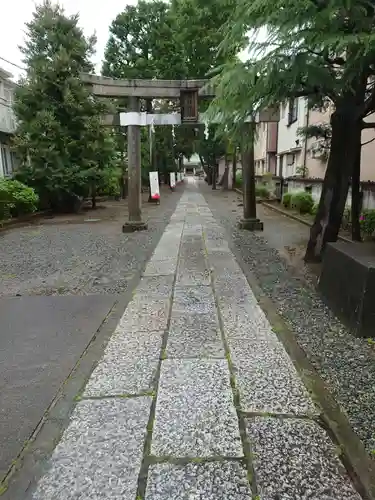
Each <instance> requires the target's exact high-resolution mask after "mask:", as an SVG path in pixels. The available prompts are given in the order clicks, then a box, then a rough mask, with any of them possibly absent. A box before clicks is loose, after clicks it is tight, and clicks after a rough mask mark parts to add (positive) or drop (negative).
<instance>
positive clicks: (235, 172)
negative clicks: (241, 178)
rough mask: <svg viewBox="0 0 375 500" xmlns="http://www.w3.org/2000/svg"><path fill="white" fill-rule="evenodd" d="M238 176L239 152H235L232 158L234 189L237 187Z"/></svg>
mask: <svg viewBox="0 0 375 500" xmlns="http://www.w3.org/2000/svg"><path fill="white" fill-rule="evenodd" d="M236 176H237V151H236V150H234V153H233V157H232V189H233V188H235V187H236Z"/></svg>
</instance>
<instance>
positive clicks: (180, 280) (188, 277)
mask: <svg viewBox="0 0 375 500" xmlns="http://www.w3.org/2000/svg"><path fill="white" fill-rule="evenodd" d="M210 284H211V275H210V271H209V270H208V269H203V267H202V269H201V270H195V269H192V268H189V267H184V266H181V267H179V268H178V270H177V277H176V285H177V286H194V285H205V286H208V285H210Z"/></svg>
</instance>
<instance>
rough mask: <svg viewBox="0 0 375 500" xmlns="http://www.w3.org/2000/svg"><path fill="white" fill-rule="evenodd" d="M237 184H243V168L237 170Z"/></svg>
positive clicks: (239, 185)
mask: <svg viewBox="0 0 375 500" xmlns="http://www.w3.org/2000/svg"><path fill="white" fill-rule="evenodd" d="M236 186H238V187H241V186H242V170H239V171H238V172H236Z"/></svg>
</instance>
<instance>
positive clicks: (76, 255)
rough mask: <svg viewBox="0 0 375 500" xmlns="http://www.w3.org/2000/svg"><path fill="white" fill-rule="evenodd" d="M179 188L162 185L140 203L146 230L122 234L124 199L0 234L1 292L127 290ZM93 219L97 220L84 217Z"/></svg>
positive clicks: (38, 293) (144, 263)
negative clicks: (155, 197) (157, 196)
mask: <svg viewBox="0 0 375 500" xmlns="http://www.w3.org/2000/svg"><path fill="white" fill-rule="evenodd" d="M182 190H183V188H182V187H179V188H178V189H177V192H174V193H171V192H169V191H168V190H167V189H163V190H162V200H161V204H160V205H154V204H148V203H144V205H143V213H144V218H145V219H146V220H148V222H149V229H148V230H147V231H141V232H138V233H133V234H123V233H122V224H123V222H124V221H125V220H126V217H127V208H126V205H127V201H126V200H125V201H120V202H105V206H106V208H105V209H103V208H99V209H98V210H96V211H93V212H90V213H86V214H82V215H77V216H71V217H56V218H55V219H54V220H49V219H44V220H43V219H42V220H41V221H39V223H38V224H36V225H32V226H28V227H24V228H18V229H10V230H9V231H6V232H3V233H0V297H2V296H3V297H4V296H15V295H70V294H84V295H85V294H108V293H110V294H113V293H114V294H117V293H122V292H124V291H126V290H127V288H128V285H129V282H130V281H131V279H132V278H134V277H135V275H139V274H140V272H141V270H142V269H143V268H144V266H145V265H146V263H147V261H148V259H149V258H150V256H151V253H152V251H153V250H154V248H155V246H156V244H157V242H158V241H159V239H160V236H161V235H162V233H163V231H164V229H165V227H166V225H167V223H168V222H169V219H170V216H171V215H172V213H173V211H174V209H175V207H176V204H177V201H178V200H179V198H180V194H181V192H182ZM143 200H147V197H146V196H145V195H144V196H143ZM94 218H95V219H99V221H98V222H85V221H87V220H90V219H94Z"/></svg>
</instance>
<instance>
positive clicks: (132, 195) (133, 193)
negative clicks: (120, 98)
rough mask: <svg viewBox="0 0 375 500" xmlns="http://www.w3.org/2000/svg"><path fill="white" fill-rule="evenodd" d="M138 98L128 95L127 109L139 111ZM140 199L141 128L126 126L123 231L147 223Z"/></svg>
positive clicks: (145, 225) (129, 230)
mask: <svg viewBox="0 0 375 500" xmlns="http://www.w3.org/2000/svg"><path fill="white" fill-rule="evenodd" d="M139 110H140V106H139V98H138V97H129V111H137V112H139ZM141 207H142V201H141V128H140V126H139V125H129V126H128V210H129V220H128V221H127V222H125V224H124V225H123V226H122V231H123V232H124V233H132V232H134V231H142V230H144V229H147V224H146V223H145V222H144V221H143V220H142V209H141Z"/></svg>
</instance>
